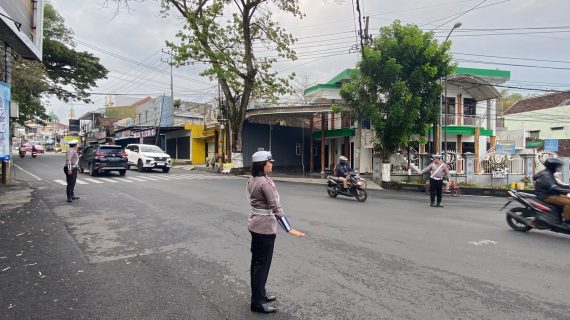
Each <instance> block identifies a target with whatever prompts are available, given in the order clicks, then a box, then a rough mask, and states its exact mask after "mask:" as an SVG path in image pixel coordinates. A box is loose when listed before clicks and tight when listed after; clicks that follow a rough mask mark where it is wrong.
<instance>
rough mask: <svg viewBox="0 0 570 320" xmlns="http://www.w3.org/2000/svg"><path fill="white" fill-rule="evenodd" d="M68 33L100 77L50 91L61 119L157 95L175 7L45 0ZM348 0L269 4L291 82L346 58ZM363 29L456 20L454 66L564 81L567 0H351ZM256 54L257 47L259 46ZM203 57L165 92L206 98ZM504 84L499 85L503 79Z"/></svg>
mask: <svg viewBox="0 0 570 320" xmlns="http://www.w3.org/2000/svg"><path fill="white" fill-rule="evenodd" d="M47 1H49V2H50V3H52V5H53V6H54V7H55V9H56V10H57V11H58V12H59V13H60V15H61V16H62V17H63V18H64V20H65V24H66V26H67V27H69V28H71V29H72V30H73V31H74V34H75V37H74V38H75V40H76V43H77V47H76V49H77V50H80V51H88V52H91V53H93V54H94V55H96V56H97V57H99V58H100V59H101V63H102V64H103V65H104V66H105V67H106V68H107V69H108V70H109V71H110V73H109V76H108V79H104V80H101V81H99V82H98V87H97V88H94V89H93V91H92V92H93V95H92V100H93V102H94V103H93V104H88V105H87V104H83V103H71V104H65V103H62V102H60V101H57V100H54V99H51V100H50V101H49V103H48V105H47V106H46V109H47V111H48V112H49V111H52V110H53V111H54V112H55V113H56V114H57V115H58V117H59V118H60V120H61V121H62V122H67V119H68V114H69V109H70V108H71V107H73V108H74V111H75V115H76V116H80V115H82V114H84V113H85V112H87V111H91V110H94V109H97V108H100V107H103V104H104V97H105V95H106V94H125V93H128V94H132V95H135V96H140V97H144V96H157V95H162V94H164V93H166V94H167V95H168V94H169V92H170V66H169V65H168V64H167V63H166V62H165V61H166V60H168V58H169V56H168V54H167V53H164V51H166V45H165V41H167V40H168V41H175V42H176V40H177V39H176V37H175V35H176V33H177V32H178V31H179V30H180V29H181V28H182V26H183V23H182V21H181V19H180V17H179V16H178V14H177V12H174V11H173V12H171V13H170V15H169V16H168V17H166V18H165V17H162V16H161V14H160V6H159V2H158V1H157V0H144V1H138V2H136V1H131V2H132V4H131V5H130V8H129V9H128V10H127V9H125V8H122V9H121V10H120V11H119V12H118V13H117V10H116V7H114V6H112V5H111V6H109V7H105V6H103V5H102V4H103V3H104V0H47ZM355 1H356V0H344V1H343V0H300V6H301V9H302V10H303V12H304V13H305V17H304V18H303V19H298V18H294V17H291V16H290V15H288V14H286V13H283V12H278V11H275V13H274V14H275V19H276V20H278V21H279V22H280V23H281V25H282V26H283V27H285V28H286V29H287V30H288V31H289V32H290V33H292V34H293V35H294V36H295V37H296V38H297V39H298V42H297V43H296V44H295V45H293V48H294V49H295V50H296V52H297V55H298V58H299V59H298V60H296V61H281V62H278V63H276V64H275V65H274V70H276V71H278V72H279V74H280V75H283V76H287V75H289V74H290V73H292V72H294V73H295V74H296V76H297V79H299V82H302V83H303V82H307V81H308V82H311V83H324V82H326V81H328V80H330V79H331V78H333V77H334V76H335V75H337V74H338V73H340V72H341V71H343V70H344V69H347V68H352V67H354V66H355V65H356V63H357V62H358V58H359V53H358V52H355V51H354V50H352V49H351V48H355V47H357V46H356V45H357V36H356V33H355V30H357V29H358V20H357V19H358V15H357V13H356V12H355V10H354V5H355V3H356V2H355ZM360 6H361V9H362V10H361V11H362V16H369V17H370V25H369V30H370V31H369V32H370V34H372V35H374V34H378V30H379V28H380V27H382V26H386V25H389V24H391V23H392V22H393V21H394V20H395V19H399V20H401V21H402V22H403V23H413V24H416V25H418V26H420V27H421V28H422V29H424V30H425V31H433V32H434V34H435V36H436V38H437V39H438V40H439V41H443V40H444V39H445V37H446V36H447V35H448V33H449V31H450V30H451V28H452V27H453V25H454V24H455V23H456V22H461V23H462V26H461V27H460V28H459V29H455V30H454V31H453V32H452V34H451V36H450V38H449V39H450V40H451V41H452V48H451V52H452V54H453V57H454V59H455V61H456V62H457V63H458V64H459V66H461V67H473V68H485V69H501V70H508V71H510V72H511V81H509V82H507V83H505V84H504V86H505V88H498V89H499V90H501V89H509V90H511V91H512V92H519V93H523V94H529V93H533V94H545V93H547V92H545V91H543V90H547V89H550V90H570V58H568V57H567V52H570V22H568V12H570V1H567V0H454V1H453V0H399V1H393V0H360ZM257 54H259V55H262V54H267V53H265V52H261V51H259V52H258V53H257ZM203 68H204V66H203V65H189V66H184V67H180V68H174V71H173V74H174V76H173V87H174V98H175V99H183V100H188V101H199V102H209V101H213V99H214V98H215V97H216V96H217V86H216V84H215V82H211V81H210V80H209V79H207V78H204V77H201V76H199V72H200V71H201V70H202V69H203ZM506 87H509V88H506Z"/></svg>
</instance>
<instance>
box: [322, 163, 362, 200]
mask: <svg viewBox="0 0 570 320" xmlns="http://www.w3.org/2000/svg"><path fill="white" fill-rule="evenodd" d="M347 182H348V189H344V186H343V184H342V182H341V181H339V180H337V179H336V177H335V176H328V177H327V193H328V195H329V197H331V198H336V197H337V196H338V195H339V194H340V195H343V196H346V197H355V198H356V200H358V201H359V202H364V201H366V199H367V198H368V194H367V193H366V181H365V180H364V179H363V178H362V177H360V175H359V174H358V172H356V171H351V172H350V173H349V175H348V177H347Z"/></svg>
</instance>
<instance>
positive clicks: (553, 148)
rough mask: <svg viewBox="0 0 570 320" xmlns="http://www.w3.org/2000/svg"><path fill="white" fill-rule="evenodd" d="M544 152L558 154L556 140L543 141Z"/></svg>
mask: <svg viewBox="0 0 570 320" xmlns="http://www.w3.org/2000/svg"><path fill="white" fill-rule="evenodd" d="M544 151H550V152H558V139H544Z"/></svg>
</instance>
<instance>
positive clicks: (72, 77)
mask: <svg viewBox="0 0 570 320" xmlns="http://www.w3.org/2000/svg"><path fill="white" fill-rule="evenodd" d="M72 39H73V31H72V30H71V29H69V28H67V27H66V26H65V21H64V20H63V18H62V17H61V16H60V15H59V13H57V11H56V10H55V9H54V8H53V7H52V5H51V4H49V3H46V4H45V7H44V38H43V57H42V62H36V61H31V60H25V59H21V58H16V59H14V60H13V63H12V99H13V100H14V101H17V102H18V103H19V105H20V118H19V119H18V120H17V122H18V123H20V124H24V123H25V122H27V121H34V122H38V123H42V122H43V121H45V120H47V119H48V117H47V115H46V113H45V111H46V110H45V107H44V106H43V103H42V100H43V99H46V98H48V97H49V96H50V95H54V96H55V97H57V98H58V99H60V100H62V101H64V102H70V101H79V100H80V101H84V102H90V99H89V93H88V92H87V91H88V90H90V89H91V88H93V87H95V86H96V81H97V80H99V79H103V78H106V76H107V73H108V70H107V69H105V67H103V66H102V65H101V64H100V63H99V58H97V57H95V56H93V55H92V54H90V53H87V52H79V51H76V50H75V49H74V43H73V41H72Z"/></svg>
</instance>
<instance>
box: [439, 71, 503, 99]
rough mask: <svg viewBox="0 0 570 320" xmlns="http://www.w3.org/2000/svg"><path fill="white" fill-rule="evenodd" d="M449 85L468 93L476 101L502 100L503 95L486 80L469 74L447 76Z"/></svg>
mask: <svg viewBox="0 0 570 320" xmlns="http://www.w3.org/2000/svg"><path fill="white" fill-rule="evenodd" d="M447 84H448V85H450V84H451V85H454V86H457V87H460V88H462V89H463V90H465V91H467V93H469V95H471V96H472V97H473V99H475V100H476V101H483V100H491V99H496V98H500V97H501V94H500V93H499V91H497V89H495V87H494V86H493V85H492V84H490V83H489V82H487V81H486V80H485V79H483V78H481V77H478V76H473V75H469V74H452V75H449V76H447Z"/></svg>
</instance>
